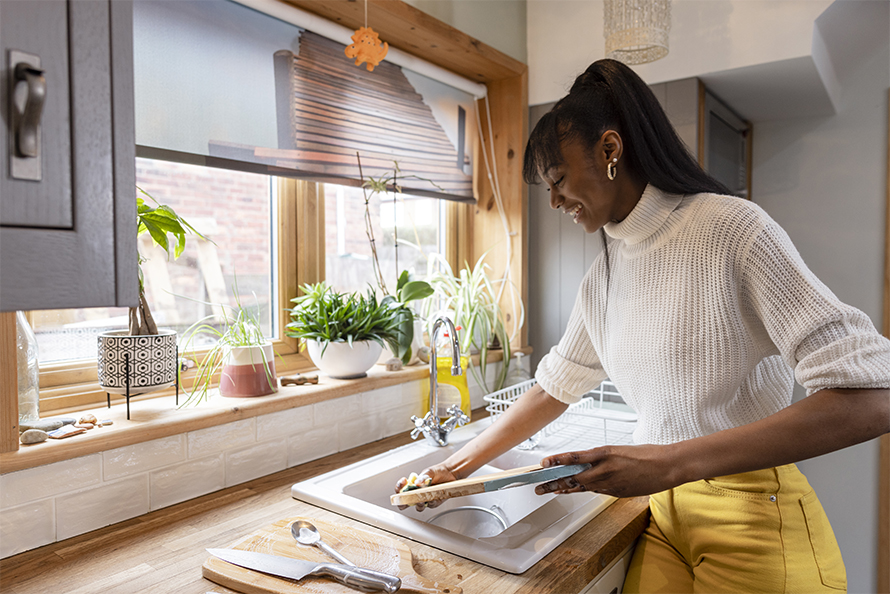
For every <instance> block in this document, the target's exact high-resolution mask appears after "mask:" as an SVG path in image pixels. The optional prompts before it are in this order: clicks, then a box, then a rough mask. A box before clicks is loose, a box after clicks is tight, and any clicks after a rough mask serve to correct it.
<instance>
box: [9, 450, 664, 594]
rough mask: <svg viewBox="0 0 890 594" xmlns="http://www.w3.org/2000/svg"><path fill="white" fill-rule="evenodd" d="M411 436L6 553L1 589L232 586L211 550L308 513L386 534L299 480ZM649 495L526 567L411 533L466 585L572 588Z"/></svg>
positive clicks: (198, 590) (107, 591)
mask: <svg viewBox="0 0 890 594" xmlns="http://www.w3.org/2000/svg"><path fill="white" fill-rule="evenodd" d="M409 441H410V438H409V437H408V435H407V434H400V435H396V436H393V437H389V438H386V439H382V440H379V441H376V442H373V443H370V444H367V445H365V446H361V447H357V448H354V449H352V450H348V451H344V452H340V453H338V454H334V455H331V456H328V457H326V458H322V459H321V460H316V461H314V462H309V463H307V464H303V465H301V466H296V467H294V468H290V469H288V470H285V471H282V472H278V473H276V474H272V475H269V476H266V477H263V478H260V479H256V480H253V481H250V482H247V483H243V484H241V485H237V486H234V487H230V488H228V489H224V490H221V491H217V492H215V493H211V494H209V495H206V496H204V497H199V498H197V499H192V500H190V501H186V502H184V503H180V504H178V505H174V506H172V507H168V508H164V509H162V510H158V511H156V512H152V513H149V514H145V515H143V516H140V517H137V518H133V519H131V520H127V521H124V522H120V523H118V524H114V525H112V526H108V527H106V528H102V529H99V530H95V531H93V532H89V533H87V534H83V535H80V536H77V537H74V538H70V539H68V540H64V541H60V542H57V543H54V544H51V545H47V546H45V547H41V548H39V549H34V550H32V551H27V552H24V553H21V554H19V555H15V556H12V557H9V558H7V559H3V560H2V561H0V590H2V591H3V592H4V593H8V594H24V593H33V594H44V593H46V592H58V593H63V592H77V594H91V593H97V594H98V593H101V594H113V593H116V592H121V593H126V594H138V593H141V592H176V593H177V594H206V593H208V592H216V593H224V592H232V591H231V590H229V589H227V588H224V587H222V586H219V585H217V584H215V583H213V582H211V581H209V580H206V579H204V578H203V577H202V575H201V565H202V564H203V563H204V561H205V560H206V559H207V557H208V554H207V553H206V552H205V550H204V549H206V548H212V547H228V546H230V545H231V544H233V543H234V542H235V541H236V540H238V539H240V538H241V537H243V536H245V535H247V534H249V533H251V532H253V531H255V530H256V529H258V528H262V527H264V526H266V525H268V524H271V523H273V522H275V521H277V520H280V519H282V518H285V517H290V516H295V515H301V516H305V517H309V518H317V519H319V520H323V521H327V522H338V523H341V524H345V525H348V526H354V527H356V528H360V529H362V530H366V531H368V532H381V533H383V534H386V533H385V532H382V531H380V530H378V529H376V528H373V527H371V526H368V525H365V524H362V523H360V522H357V521H354V520H351V519H348V518H345V517H343V516H339V515H337V514H335V513H333V512H329V511H326V510H323V509H321V508H318V507H315V506H313V505H310V504H308V503H304V502H301V501H297V500H295V499H292V498H291V494H290V488H291V486H292V485H293V484H294V483H296V482H299V481H302V480H305V479H308V478H310V477H313V476H316V475H318V474H322V473H325V472H328V471H330V470H333V469H336V468H339V467H341V466H345V465H347V464H351V463H353V462H357V461H359V460H362V459H364V458H368V457H370V456H374V455H376V454H379V453H382V452H385V451H388V450H390V449H392V448H395V447H398V446H400V445H403V444H405V443H408V442H409ZM647 500H648V498H646V497H637V498H631V499H619V500H618V501H616V502H615V503H613V504H612V505H611V506H609V508H608V509H607V510H606V511H604V512H603V513H602V514H600V515H599V516H598V517H596V518H594V519H593V520H592V521H591V522H590V523H588V524H587V525H586V526H585V527H584V528H582V529H581V530H579V531H578V532H576V533H575V534H574V535H572V536H571V537H570V538H569V539H568V540H566V541H565V542H564V543H563V544H562V545H560V546H559V547H558V548H557V549H556V550H554V551H553V552H552V553H550V554H549V555H547V556H546V557H545V558H544V559H543V560H541V561H540V562H539V563H537V564H536V565H535V566H533V567H532V568H531V569H529V570H528V571H526V572H525V573H524V574H522V575H512V574H508V573H504V572H502V571H498V570H496V569H492V568H490V567H486V566H484V565H480V564H478V563H475V562H472V561H468V560H466V559H463V558H461V557H458V556H456V555H452V554H450V553H446V552H444V551H440V550H438V549H435V548H432V547H429V546H426V545H423V544H420V543H416V542H414V541H410V540H406V539H403V542H405V543H406V544H407V545H408V547H409V548H410V550H411V552H412V554H413V555H414V568H415V570H416V571H417V573H419V574H421V575H423V576H425V577H427V578H430V579H433V580H438V581H441V582H442V583H447V584H449V585H455V586H460V587H462V588H463V591H464V592H465V593H467V594H473V593H477V592H488V593H489V594H513V593H537V594H547V593H552V594H569V593H574V592H579V591H580V590H581V589H582V588H583V587H584V586H585V585H586V584H587V583H589V582H590V581H591V580H592V579H593V578H594V577H596V576H597V575H598V574H599V573H600V571H601V570H602V569H603V568H605V567H606V566H608V564H609V563H610V562H611V561H612V560H613V559H614V558H615V557H616V556H617V555H618V554H620V553H621V552H622V551H623V550H624V549H625V548H626V547H627V546H628V545H629V544H630V543H631V542H633V540H634V539H635V538H636V537H637V536H638V535H639V534H640V533H641V532H642V531H643V529H644V528H645V524H646V521H647V517H648V504H647ZM390 536H392V535H390ZM396 538H398V537H396Z"/></svg>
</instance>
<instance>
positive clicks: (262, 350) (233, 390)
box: [219, 343, 278, 398]
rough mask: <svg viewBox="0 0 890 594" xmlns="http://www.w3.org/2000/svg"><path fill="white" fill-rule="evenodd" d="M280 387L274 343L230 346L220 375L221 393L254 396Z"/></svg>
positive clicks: (222, 394)
mask: <svg viewBox="0 0 890 594" xmlns="http://www.w3.org/2000/svg"><path fill="white" fill-rule="evenodd" d="M277 391H278V378H277V377H276V375H275V352H274V351H273V350H272V343H266V344H263V345H257V346H249V347H235V348H233V349H232V350H231V352H230V353H229V355H228V357H227V358H226V361H225V363H224V364H223V368H222V373H221V374H220V378H219V393H220V395H221V396H225V397H227V398H252V397H254V396H265V395H266V394H271V393H273V392H277Z"/></svg>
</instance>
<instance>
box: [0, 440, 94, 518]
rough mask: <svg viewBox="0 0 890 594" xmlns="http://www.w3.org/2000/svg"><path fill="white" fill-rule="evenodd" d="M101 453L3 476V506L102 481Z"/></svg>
mask: <svg viewBox="0 0 890 594" xmlns="http://www.w3.org/2000/svg"><path fill="white" fill-rule="evenodd" d="M101 480H102V455H101V454H92V455H90V456H82V457H80V458H73V459H71V460H64V461H62V462H55V463H53V464H47V465H46V466H38V467H36V468H29V469H27V470H20V471H18V472H10V473H8V474H4V475H0V509H5V508H7V507H12V506H15V505H20V504H22V503H26V502H28V501H34V500H35V499H43V498H45V497H52V496H54V495H59V494H61V493H67V492H68V491H71V490H74V489H81V488H83V487H88V486H90V485H96V484H99V482H101Z"/></svg>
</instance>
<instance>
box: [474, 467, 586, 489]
mask: <svg viewBox="0 0 890 594" xmlns="http://www.w3.org/2000/svg"><path fill="white" fill-rule="evenodd" d="M591 466H592V465H591V464H589V463H586V462H585V463H584V464H567V465H565V466H551V467H550V468H542V469H541V470H532V471H531V472H526V473H524V474H518V475H516V476H508V477H505V478H502V479H494V480H490V481H486V482H485V485H484V486H485V492H486V493H488V492H491V491H500V490H501V489H509V488H511V487H521V486H523V485H533V484H536V483H546V482H549V481H555V480H557V479H561V478H565V477H567V476H573V475H576V474H578V473H579V472H584V471H585V470H587V469H588V468H590V467H591Z"/></svg>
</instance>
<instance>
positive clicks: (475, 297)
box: [427, 252, 525, 393]
mask: <svg viewBox="0 0 890 594" xmlns="http://www.w3.org/2000/svg"><path fill="white" fill-rule="evenodd" d="M487 254H488V252H486V253H485V254H482V256H481V257H480V258H479V260H477V261H476V265H475V266H473V268H470V267H469V265H468V264H465V267H464V268H463V269H462V270H461V271H460V273H459V275H458V276H455V275H454V273H453V272H452V269H451V266H450V265H449V264H448V262H447V261H446V260H445V258H443V257H442V256H441V255H440V254H432V255H431V257H430V259H429V261H428V267H429V269H428V274H427V280H428V281H429V284H430V286H431V287H432V288H433V291H434V295H433V298H432V299H430V303H431V304H432V303H435V302H437V303H438V306H439V307H440V308H442V309H445V310H449V311H451V312H452V313H453V317H452V320H453V322H454V324H455V326H460V327H461V329H460V330H458V338H459V340H460V344H461V348H462V349H463V350H464V351H465V352H469V351H470V349H471V348H474V349H476V350H478V352H479V355H480V356H479V369H478V370H477V369H476V367H475V366H474V365H473V364H472V360H471V363H470V365H469V367H470V372H471V373H472V375H473V379H475V380H476V383H477V384H478V385H479V386H481V387H482V388H483V389H484V390H485V391H486V392H487V393H490V392H495V391H497V390H500V389H501V388H502V387H503V386H504V381H505V380H506V378H507V372H508V371H509V369H510V361H511V346H510V340H511V336H510V335H509V334H508V333H507V328H506V324H505V322H504V315H503V311H502V310H501V308H500V306H499V305H498V291H497V290H496V289H495V286H496V284H497V283H504V282H505V281H503V280H499V281H492V280H491V279H490V278H489V277H488V270H489V269H490V268H491V267H490V266H489V265H488V264H486V263H485V262H484V261H483V260H484V259H485V256H486V255H487ZM524 321H525V309H524V307H523V305H522V300H521V299H520V300H519V321H518V324H516V326H515V328H517V329H518V328H520V327H521V326H522V324H523V322H524ZM498 347H500V348H502V349H503V351H504V361H503V366H502V367H501V370H500V372H499V373H498V375H497V377H496V378H495V381H494V385H493V386H492V389H489V386H488V382H487V381H486V373H485V372H486V369H487V366H488V361H487V359H488V351H489V350H490V349H492V348H498Z"/></svg>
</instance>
